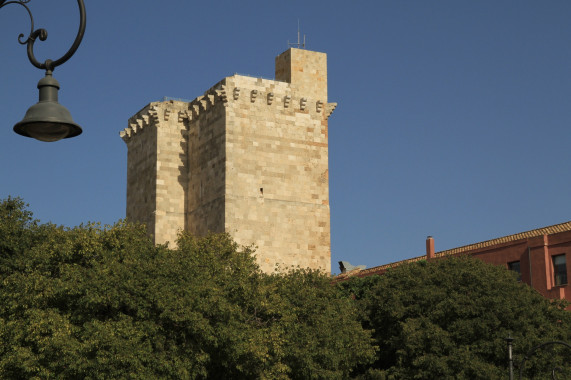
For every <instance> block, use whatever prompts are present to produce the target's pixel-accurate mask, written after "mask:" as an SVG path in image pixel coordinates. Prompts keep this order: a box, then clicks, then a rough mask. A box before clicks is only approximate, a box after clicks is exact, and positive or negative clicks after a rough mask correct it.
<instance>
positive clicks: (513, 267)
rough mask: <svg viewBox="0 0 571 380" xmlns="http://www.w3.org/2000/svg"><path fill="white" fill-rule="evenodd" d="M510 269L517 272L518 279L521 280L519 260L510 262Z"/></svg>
mask: <svg viewBox="0 0 571 380" xmlns="http://www.w3.org/2000/svg"><path fill="white" fill-rule="evenodd" d="M508 269H509V270H511V271H514V272H516V273H517V280H518V281H521V266H520V262H519V261H512V262H511V263H508Z"/></svg>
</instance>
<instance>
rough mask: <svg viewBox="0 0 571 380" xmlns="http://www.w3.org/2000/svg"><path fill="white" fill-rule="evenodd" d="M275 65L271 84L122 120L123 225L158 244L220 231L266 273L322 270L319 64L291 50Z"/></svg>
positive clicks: (323, 133)
mask: <svg viewBox="0 0 571 380" xmlns="http://www.w3.org/2000/svg"><path fill="white" fill-rule="evenodd" d="M275 62H276V66H275V80H267V79H261V78H253V77H248V76H242V75H234V76H230V77H227V78H224V79H222V80H221V81H220V82H218V83H217V84H216V85H215V86H214V87H212V88H211V89H209V90H208V91H206V92H205V93H204V95H203V96H199V97H198V98H196V99H194V100H193V101H191V102H183V101H175V100H168V101H163V102H153V103H150V104H148V105H147V106H145V107H144V108H143V109H142V110H141V111H139V112H138V113H137V114H135V115H134V116H133V117H131V118H130V119H129V124H128V127H127V128H126V129H125V130H123V131H122V132H121V137H122V138H123V140H124V141H125V143H126V144H127V148H128V158H127V219H129V220H131V221H138V222H143V223H145V224H146V226H147V228H148V231H149V233H150V234H151V235H152V236H154V239H155V242H156V243H165V242H174V241H175V240H176V237H177V233H178V232H179V231H180V230H185V231H189V232H191V233H193V234H197V235H202V234H205V233H207V232H208V231H212V232H228V233H230V234H231V235H232V237H233V238H234V239H235V240H236V242H237V243H238V244H241V245H250V244H254V245H256V246H257V247H258V248H257V250H256V255H257V260H258V263H259V265H260V267H261V269H262V270H264V271H266V272H270V271H273V270H274V268H275V266H276V265H277V264H279V266H280V267H281V268H287V267H290V266H295V267H297V266H300V267H302V268H306V267H309V268H314V269H321V270H324V271H327V272H330V270H331V258H330V257H331V245H330V228H329V179H328V173H329V172H328V139H327V132H328V126H327V120H328V118H329V116H330V115H331V113H332V112H333V110H334V108H335V106H336V103H328V102H327V56H326V55H325V54H324V53H318V52H312V51H308V50H303V49H293V48H292V49H289V50H287V51H286V52H284V53H282V54H281V55H279V56H278V57H276V60H275Z"/></svg>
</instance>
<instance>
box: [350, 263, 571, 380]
mask: <svg viewBox="0 0 571 380" xmlns="http://www.w3.org/2000/svg"><path fill="white" fill-rule="evenodd" d="M340 286H341V287H342V288H343V289H344V290H345V291H346V292H348V293H349V294H353V295H354V297H356V299H357V302H358V303H359V304H360V306H361V309H362V317H361V318H362V322H363V326H364V327H365V328H367V329H373V330H374V334H373V336H374V339H375V343H376V344H377V345H378V347H379V351H378V355H377V358H376V361H375V363H374V364H373V365H372V366H368V367H367V369H366V370H365V371H363V372H365V373H367V376H366V377H367V378H379V379H500V378H506V377H507V368H508V366H507V364H508V359H507V348H506V347H507V346H506V341H505V338H507V337H508V335H511V337H513V338H514V355H515V358H514V359H515V361H516V363H517V362H519V361H520V360H521V359H522V358H523V356H524V355H525V353H527V352H528V350H529V349H530V348H531V347H533V346H534V345H536V344H539V343H541V342H546V341H550V340H563V341H569V340H570V338H571V315H570V313H569V312H568V311H565V310H564V307H565V305H566V304H565V302H561V301H554V300H548V299H545V298H544V297H542V296H541V295H540V294H539V293H537V292H536V291H535V290H534V289H532V288H530V287H529V286H527V285H525V284H522V283H520V282H517V280H516V278H515V276H514V274H513V273H511V272H510V271H507V270H506V269H505V268H502V267H499V266H495V265H491V264H487V263H484V262H482V261H481V260H478V259H476V258H470V257H461V258H446V259H440V260H433V261H430V262H426V261H421V262H416V263H411V264H404V265H401V266H398V267H396V268H392V269H390V270H389V271H388V272H387V273H385V274H384V275H383V276H371V277H367V278H363V279H353V280H351V281H347V282H345V283H342V284H341V285H340ZM545 355H547V356H550V357H547V356H545ZM545 355H544V356H542V355H541V353H538V355H537V356H536V357H534V358H533V360H531V361H530V362H529V363H528V364H526V370H525V372H524V373H525V374H528V375H536V374H538V373H540V372H541V371H545V370H546V368H544V367H545V366H544V365H547V364H551V362H552V361H553V360H556V358H558V359H557V360H560V359H561V358H562V357H561V356H557V355H553V353H546V354H545ZM566 355H567V363H568V358H569V355H571V352H567V353H566ZM559 364H562V365H563V366H565V362H564V361H560V362H559ZM567 369H569V366H568V364H567ZM516 370H517V368H516Z"/></svg>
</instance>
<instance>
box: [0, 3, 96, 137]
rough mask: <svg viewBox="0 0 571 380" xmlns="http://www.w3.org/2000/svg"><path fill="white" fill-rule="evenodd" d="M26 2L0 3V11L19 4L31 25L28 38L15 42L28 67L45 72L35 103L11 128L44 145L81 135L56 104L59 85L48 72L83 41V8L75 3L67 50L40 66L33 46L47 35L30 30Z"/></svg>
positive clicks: (44, 31)
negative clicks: (76, 14)
mask: <svg viewBox="0 0 571 380" xmlns="http://www.w3.org/2000/svg"><path fill="white" fill-rule="evenodd" d="M29 2H30V0H16V1H7V0H0V8H2V7H4V6H6V5H8V4H19V5H21V6H23V7H24V8H26V11H27V12H28V14H29V16H30V21H31V24H32V26H31V30H30V34H29V35H28V38H27V39H26V40H22V37H24V35H23V34H20V35H19V36H18V42H20V44H22V45H27V48H28V49H27V51H28V59H29V60H30V62H31V63H32V65H34V66H35V67H37V68H38V69H42V70H46V75H45V77H44V78H42V79H41V80H40V81H39V82H38V89H39V90H40V97H39V101H38V103H36V104H34V105H33V106H31V107H30V108H29V109H28V111H27V112H26V115H25V116H24V118H23V119H22V121H20V122H19V123H17V124H16V125H14V132H16V133H17V134H19V135H22V136H26V137H32V138H34V139H36V140H40V141H48V142H51V141H58V140H61V139H65V138H70V137H75V136H77V135H79V134H81V132H82V131H81V127H80V126H79V125H77V124H76V123H75V122H74V121H73V119H72V118H71V114H70V113H69V111H68V110H67V108H65V107H64V106H62V105H61V104H59V103H58V90H59V83H58V81H57V80H56V79H55V78H54V77H52V73H53V71H54V69H55V68H56V67H57V66H59V65H61V64H63V63H64V62H66V61H67V60H68V59H70V58H71V56H72V55H73V54H74V53H75V51H76V50H77V48H78V47H79V44H80V43H81V40H82V39H83V34H84V33H85V5H84V4H83V0H77V4H78V5H79V18H80V22H79V31H78V32H77V36H76V37H75V41H74V42H73V45H72V46H71V48H70V49H69V50H68V51H67V53H65V55H63V56H62V57H61V58H60V59H58V60H55V61H52V60H51V59H48V60H46V61H45V62H44V63H40V62H38V60H37V59H36V57H35V56H34V43H35V42H36V38H39V39H40V41H45V40H46V38H48V32H47V30H45V29H37V30H34V18H33V17H32V12H31V11H30V9H29V8H28V6H27V5H26V3H29Z"/></svg>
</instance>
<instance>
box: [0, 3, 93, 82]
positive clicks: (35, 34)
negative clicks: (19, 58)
mask: <svg viewBox="0 0 571 380" xmlns="http://www.w3.org/2000/svg"><path fill="white" fill-rule="evenodd" d="M29 2H30V0H15V1H6V0H0V8H2V7H4V6H6V5H9V4H19V5H21V6H23V7H24V8H25V9H26V11H27V12H28V15H29V16H30V23H31V28H30V34H29V35H28V37H27V38H26V39H25V40H22V38H23V37H24V34H23V33H22V34H20V35H19V36H18V42H20V44H22V45H28V46H27V52H28V59H29V60H30V62H31V63H32V65H34V66H35V67H37V68H38V69H42V70H46V72H47V71H50V72H51V71H53V70H54V69H55V68H56V67H57V66H59V65H61V64H63V63H64V62H66V61H67V60H68V59H70V58H71V56H72V55H73V54H74V53H75V51H76V50H77V48H78V47H79V44H80V43H81V40H82V39H83V35H84V34H85V4H84V3H83V0H77V5H78V6H79V31H78V32H77V36H76V37H75V41H73V45H72V46H71V48H70V49H69V50H68V51H67V53H65V54H64V55H63V56H62V57H61V58H59V59H57V60H55V61H54V60H51V59H47V60H46V61H45V62H44V63H40V62H39V61H38V60H37V59H36V57H35V56H34V43H35V42H36V39H37V38H39V39H40V41H45V40H46V39H47V38H48V31H47V30H45V29H41V28H40V29H35V30H34V17H33V16H32V12H31V11H30V8H28V6H27V5H26V4H27V3H29Z"/></svg>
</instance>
